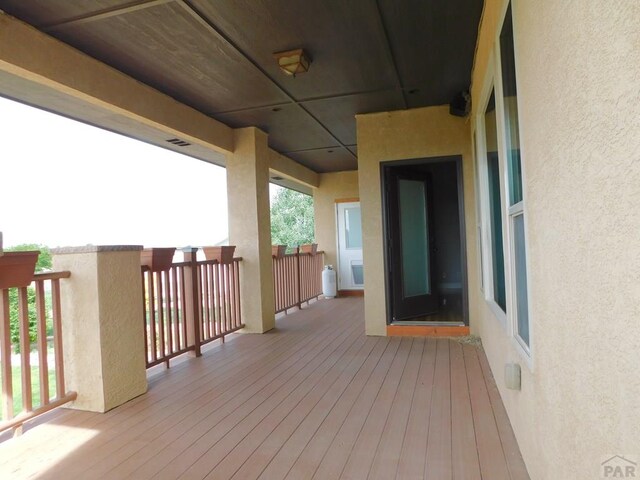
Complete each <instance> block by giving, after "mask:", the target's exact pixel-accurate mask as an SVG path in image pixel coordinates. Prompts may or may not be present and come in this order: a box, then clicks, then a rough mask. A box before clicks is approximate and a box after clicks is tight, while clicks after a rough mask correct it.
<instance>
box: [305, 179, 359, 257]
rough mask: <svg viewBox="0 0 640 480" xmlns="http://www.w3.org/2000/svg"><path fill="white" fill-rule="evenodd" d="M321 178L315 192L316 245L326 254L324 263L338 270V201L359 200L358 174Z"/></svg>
mask: <svg viewBox="0 0 640 480" xmlns="http://www.w3.org/2000/svg"><path fill="white" fill-rule="evenodd" d="M319 177H320V181H319V187H318V188H316V189H314V191H313V211H314V216H315V236H316V243H317V244H318V248H319V249H321V250H324V252H325V257H324V263H325V264H326V265H333V266H334V268H337V265H338V242H337V238H338V237H337V232H336V200H345V199H356V198H359V196H360V192H359V189H358V172H357V171H353V172H337V173H322V174H320V175H319Z"/></svg>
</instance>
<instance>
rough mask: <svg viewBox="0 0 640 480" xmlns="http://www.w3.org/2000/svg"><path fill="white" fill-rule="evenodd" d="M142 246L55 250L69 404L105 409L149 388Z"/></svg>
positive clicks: (54, 258) (115, 405)
mask: <svg viewBox="0 0 640 480" xmlns="http://www.w3.org/2000/svg"><path fill="white" fill-rule="evenodd" d="M141 249H142V247H139V246H87V247H70V248H60V249H54V250H53V267H54V269H55V270H57V271H60V270H68V271H70V272H71V277H70V278H69V279H66V280H63V281H62V285H61V292H62V295H61V307H62V341H63V347H64V366H65V380H66V385H67V390H73V391H76V392H77V393H78V398H77V400H76V401H74V402H73V403H72V404H71V405H70V408H75V409H78V410H89V411H93V412H106V411H107V410H111V409H112V408H115V407H117V406H118V405H122V404H123V403H125V402H127V401H129V400H131V399H132V398H135V397H137V396H138V395H141V394H143V393H145V392H146V391H147V376H146V366H145V357H144V355H145V353H144V331H143V321H142V319H143V309H142V280H141V275H140V250H141Z"/></svg>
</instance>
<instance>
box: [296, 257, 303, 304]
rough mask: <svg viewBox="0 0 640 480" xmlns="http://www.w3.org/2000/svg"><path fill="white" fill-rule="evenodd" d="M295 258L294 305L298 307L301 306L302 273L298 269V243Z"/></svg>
mask: <svg viewBox="0 0 640 480" xmlns="http://www.w3.org/2000/svg"><path fill="white" fill-rule="evenodd" d="M295 256H296V257H295V258H296V277H297V281H296V300H297V302H296V305H297V306H298V309H300V308H302V301H301V300H300V299H301V298H302V275H301V269H300V245H298V247H296V251H295Z"/></svg>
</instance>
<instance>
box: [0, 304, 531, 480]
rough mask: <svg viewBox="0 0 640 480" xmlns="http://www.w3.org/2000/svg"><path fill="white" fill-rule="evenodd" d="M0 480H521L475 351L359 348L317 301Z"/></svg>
mask: <svg viewBox="0 0 640 480" xmlns="http://www.w3.org/2000/svg"><path fill="white" fill-rule="evenodd" d="M0 478H3V479H4V478H12V479H13V478H51V479H72V478H81V479H97V478H109V479H121V478H134V479H146V478H153V479H173V478H189V479H191V478H193V479H199V478H210V479H227V478H233V479H243V480H244V479H254V478H261V479H284V478H286V479H312V478H316V479H322V480H324V479H333V478H336V479H337V478H345V479H347V478H351V479H365V478H376V479H385V480H388V479H392V478H414V479H422V478H429V479H431V478H433V479H438V480H443V479H449V478H456V479H464V480H469V479H480V478H482V479H490V480H500V479H508V478H511V479H526V478H528V475H527V472H526V469H525V466H524V464H523V462H522V458H521V455H520V452H519V449H518V445H517V443H516V441H515V438H514V436H513V432H512V430H511V426H510V424H509V421H508V419H507V416H506V413H505V411H504V407H503V405H502V402H501V400H500V397H499V395H498V393H497V390H496V388H495V384H494V382H493V379H492V377H491V373H490V371H489V369H488V366H487V362H486V359H485V356H484V353H483V352H482V350H481V349H477V348H476V347H473V346H469V345H462V344H460V343H458V342H456V341H450V340H446V339H438V340H435V339H428V340H425V339H423V338H379V337H366V336H365V335H364V324H363V302H362V299H361V298H346V299H339V300H324V301H319V302H316V303H315V304H313V305H311V306H310V307H309V308H305V309H304V310H302V311H300V312H296V313H294V314H290V315H288V316H287V317H286V318H283V319H281V320H279V321H278V328H277V329H276V330H274V331H273V332H270V333H269V334H265V335H236V336H235V337H234V338H233V340H231V341H227V343H226V344H224V345H220V346H217V347H215V348H214V349H212V350H210V351H209V352H207V353H205V354H204V355H203V357H202V358H200V359H188V360H187V361H184V362H182V363H180V364H177V365H175V366H174V367H172V368H171V369H170V370H165V371H160V372H159V373H157V374H155V375H153V376H152V377H151V379H150V386H149V392H148V393H147V394H146V395H143V396H141V397H138V398H136V399H134V400H132V401H130V402H129V403H127V404H125V405H123V406H121V407H119V408H117V409H114V410H112V411H110V412H108V413H106V414H94V413H87V412H75V411H70V410H62V411H61V412H60V413H58V414H57V415H56V416H55V417H54V418H53V419H51V420H50V421H49V422H47V423H46V424H42V425H39V426H37V427H34V428H31V429H30V430H28V431H26V432H25V433H24V435H22V436H21V437H19V438H17V439H14V440H10V441H8V442H4V443H2V444H0Z"/></svg>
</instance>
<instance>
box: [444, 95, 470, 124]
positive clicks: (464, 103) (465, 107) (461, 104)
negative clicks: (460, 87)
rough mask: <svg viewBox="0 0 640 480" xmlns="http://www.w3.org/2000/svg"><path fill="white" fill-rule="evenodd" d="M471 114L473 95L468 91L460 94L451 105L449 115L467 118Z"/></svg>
mask: <svg viewBox="0 0 640 480" xmlns="http://www.w3.org/2000/svg"><path fill="white" fill-rule="evenodd" d="M470 112H471V95H470V94H469V92H468V91H466V90H465V91H463V92H460V93H458V94H457V95H456V96H455V97H453V100H451V103H450V104H449V114H451V115H454V116H456V117H466V116H467V115H469V113H470Z"/></svg>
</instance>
